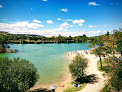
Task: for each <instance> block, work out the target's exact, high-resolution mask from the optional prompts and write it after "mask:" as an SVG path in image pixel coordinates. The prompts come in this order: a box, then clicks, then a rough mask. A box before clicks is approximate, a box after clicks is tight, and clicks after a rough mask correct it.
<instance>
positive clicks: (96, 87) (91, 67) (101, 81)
mask: <svg viewBox="0 0 122 92" xmlns="http://www.w3.org/2000/svg"><path fill="white" fill-rule="evenodd" d="M86 52H88V53H86ZM89 52H90V51H89V50H87V51H83V50H82V51H74V52H69V53H67V57H68V58H69V59H70V61H71V60H72V59H74V58H75V56H76V55H77V54H78V53H79V54H83V56H84V57H85V58H87V59H88V67H87V69H86V74H87V75H92V74H94V75H96V77H97V82H95V83H93V84H91V83H88V84H87V86H86V87H85V88H84V89H82V90H81V91H78V92H99V91H100V90H101V89H102V88H103V87H104V86H105V83H106V80H107V78H104V77H103V76H102V73H103V72H100V71H98V70H97V61H98V60H99V58H98V57H96V56H95V55H93V54H89ZM69 63H71V62H69ZM65 76H66V77H65V79H64V80H62V82H58V83H55V84H54V85H56V86H57V89H56V90H55V91H56V92H63V90H64V89H66V88H67V87H69V86H70V85H71V82H72V81H73V80H72V78H71V74H70V73H69V70H68V65H67V68H66V74H65ZM40 86H41V88H47V89H49V87H50V86H51V84H50V85H43V86H42V85H40ZM37 88H39V87H34V88H32V89H37Z"/></svg>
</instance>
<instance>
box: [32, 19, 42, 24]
mask: <svg viewBox="0 0 122 92" xmlns="http://www.w3.org/2000/svg"><path fill="white" fill-rule="evenodd" d="M33 22H36V23H41V21H39V20H37V19H34V20H33Z"/></svg>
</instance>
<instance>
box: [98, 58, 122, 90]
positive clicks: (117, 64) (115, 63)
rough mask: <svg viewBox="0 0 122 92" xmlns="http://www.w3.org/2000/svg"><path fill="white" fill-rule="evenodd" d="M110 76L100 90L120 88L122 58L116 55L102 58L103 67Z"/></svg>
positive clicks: (121, 85)
mask: <svg viewBox="0 0 122 92" xmlns="http://www.w3.org/2000/svg"><path fill="white" fill-rule="evenodd" d="M98 67H99V66H98ZM102 71H105V72H106V73H107V75H108V76H109V77H110V79H109V81H108V83H107V84H106V86H105V87H104V88H103V89H102V91H101V92H119V91H120V90H122V89H121V88H122V60H121V59H119V58H117V57H108V58H105V59H104V63H103V69H102Z"/></svg>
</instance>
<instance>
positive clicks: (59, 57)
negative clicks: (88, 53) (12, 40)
mask: <svg viewBox="0 0 122 92" xmlns="http://www.w3.org/2000/svg"><path fill="white" fill-rule="evenodd" d="M88 45H89V43H70V44H66V43H62V44H58V43H56V44H9V46H10V47H12V48H14V49H17V50H19V52H17V53H4V54H0V56H1V57H5V56H8V57H9V58H13V57H20V58H22V59H27V60H29V61H30V62H31V63H33V64H34V65H35V67H36V68H37V70H38V74H39V75H40V78H39V81H38V83H42V84H46V83H53V82H57V81H59V80H60V79H61V78H62V77H63V73H64V72H65V66H66V65H67V64H68V61H69V59H68V58H67V56H66V53H67V52H71V51H77V50H88V48H87V46H88Z"/></svg>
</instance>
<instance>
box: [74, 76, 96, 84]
mask: <svg viewBox="0 0 122 92" xmlns="http://www.w3.org/2000/svg"><path fill="white" fill-rule="evenodd" d="M75 81H77V82H80V83H82V84H84V83H91V84H94V83H96V82H97V81H98V77H97V76H96V75H95V74H92V75H87V76H85V77H81V78H77V79H76V80H75Z"/></svg>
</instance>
